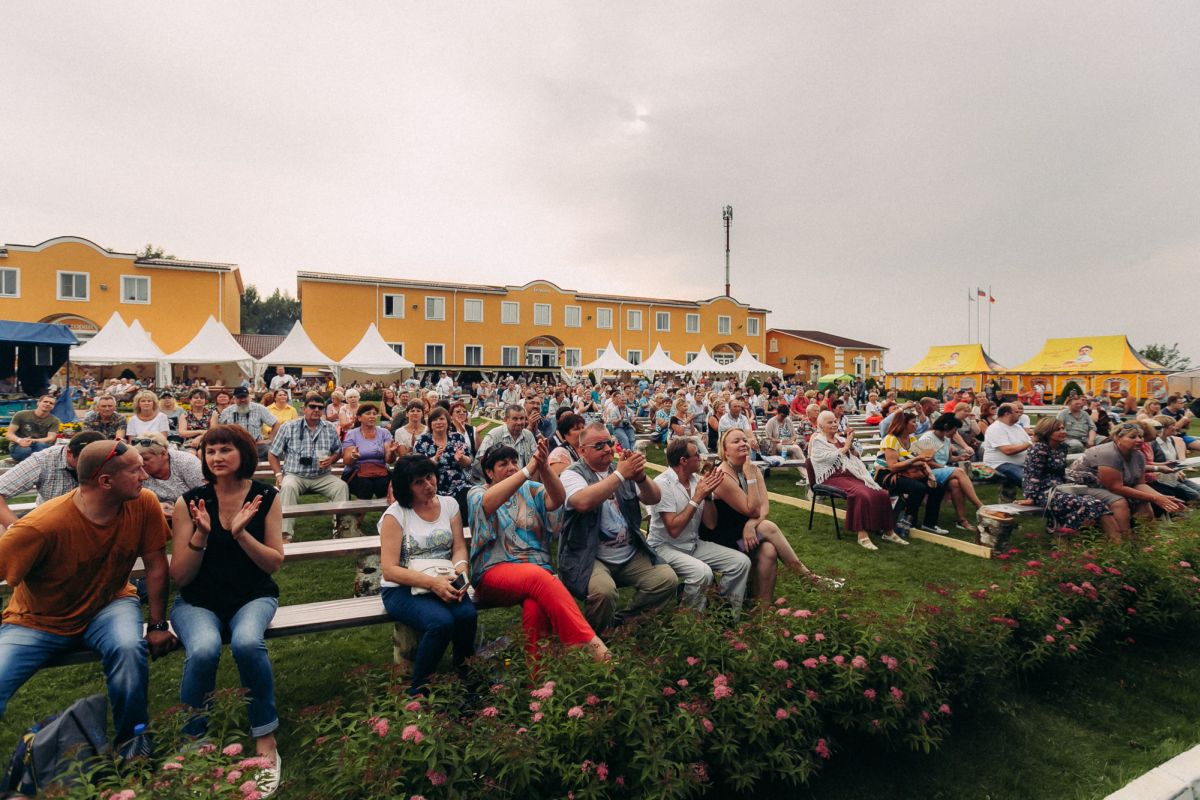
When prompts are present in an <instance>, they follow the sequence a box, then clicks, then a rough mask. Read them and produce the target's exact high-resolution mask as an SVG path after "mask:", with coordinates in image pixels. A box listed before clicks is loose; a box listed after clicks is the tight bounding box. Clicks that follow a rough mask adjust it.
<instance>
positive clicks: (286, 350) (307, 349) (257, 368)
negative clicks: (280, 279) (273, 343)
mask: <svg viewBox="0 0 1200 800" xmlns="http://www.w3.org/2000/svg"><path fill="white" fill-rule="evenodd" d="M335 363H336V362H334V360H333V359H332V358H330V357H329V356H327V355H325V354H324V353H322V352H321V350H320V348H318V347H317V346H316V345H315V344H313V340H312V339H310V338H309V336H308V334H307V333H306V332H305V331H304V326H303V325H301V324H300V322H299V320H297V321H296V324H295V325H293V326H292V330H291V331H290V332H288V335H287V338H286V339H284V340H283V341H282V342H280V343H279V346H278V347H276V348H275V349H274V350H272V351H271V352H269V353H267V354H266V355H265V356H263V357H262V358H260V359H258V361H257V363H256V364H255V365H254V377H255V379H256V380H262V376H263V372H264V371H265V370H266V369H267V365H277V366H284V367H326V368H328V369H329V370H331V371H334V372H336V369H335V368H334V367H335Z"/></svg>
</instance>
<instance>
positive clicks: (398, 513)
mask: <svg viewBox="0 0 1200 800" xmlns="http://www.w3.org/2000/svg"><path fill="white" fill-rule="evenodd" d="M438 504H439V505H440V506H441V509H440V513H439V514H438V518H437V519H435V520H434V521H433V522H429V521H427V520H423V519H421V516H420V515H419V514H417V512H416V511H413V510H412V509H411V508H404V507H403V506H401V505H400V504H399V503H392V504H391V505H390V506H388V510H387V511H385V512H383V516H381V517H380V518H379V525H378V528H379V531H380V533H382V532H383V518H384V517H391V518H392V519H394V520H396V522H398V523H400V528H401V530H402V531H403V532H404V540H403V542H404V543H403V544H402V545H401V548H400V552H401V556H400V566H402V567H403V566H406V565H407V564H408V562H409V560H411V559H414V558H446V559H448V558H450V555H451V553H452V552H453V548H454V530H453V528H452V527H451V523H452V522H453V521H454V518H455V517H457V516H459V511H458V501H457V500H455V499H454V498H453V497H444V496H442V495H438ZM379 585H380V586H399V585H400V584H398V583H395V582H393V581H389V580H387V579H386V578H380V579H379Z"/></svg>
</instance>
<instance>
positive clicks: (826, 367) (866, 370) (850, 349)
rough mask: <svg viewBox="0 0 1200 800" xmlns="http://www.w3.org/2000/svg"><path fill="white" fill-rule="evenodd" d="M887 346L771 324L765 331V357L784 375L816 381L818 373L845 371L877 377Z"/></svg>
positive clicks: (827, 373) (765, 359)
mask: <svg viewBox="0 0 1200 800" xmlns="http://www.w3.org/2000/svg"><path fill="white" fill-rule="evenodd" d="M886 352H887V348H886V347H883V346H881V345H877V344H869V343H868V342H859V341H856V340H854V339H847V338H846V337H844V336H835V335H833V334H832V333H824V332H822V331H800V330H793V329H790V328H771V329H770V330H768V331H767V357H766V358H764V359H763V361H766V362H767V363H768V364H770V365H771V366H772V367H779V368H780V369H781V370H783V374H784V375H793V374H794V375H796V376H798V378H799V379H800V380H802V381H806V382H808V383H812V384H814V385H815V384H816V382H817V379H818V378H820V377H821V376H822V375H831V374H838V375H841V374H849V375H857V376H858V377H860V378H864V379H866V378H874V379H875V380H879V379H880V378H881V377H882V376H883V354H884V353H886Z"/></svg>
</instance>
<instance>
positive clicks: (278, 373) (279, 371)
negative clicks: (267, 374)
mask: <svg viewBox="0 0 1200 800" xmlns="http://www.w3.org/2000/svg"><path fill="white" fill-rule="evenodd" d="M280 389H283V390H284V391H285V392H287V393H288V400H291V399H292V392H293V391H295V389H296V379H295V378H294V377H293V376H291V375H288V374H287V373H286V372H285V371H284V369H283V367H282V366H278V367H275V377H273V378H271V391H272V392H277V391H279V390H280Z"/></svg>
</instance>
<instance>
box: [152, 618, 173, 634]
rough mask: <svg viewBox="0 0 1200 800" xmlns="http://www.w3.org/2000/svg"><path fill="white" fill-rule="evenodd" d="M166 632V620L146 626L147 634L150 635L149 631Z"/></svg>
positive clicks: (167, 627)
mask: <svg viewBox="0 0 1200 800" xmlns="http://www.w3.org/2000/svg"><path fill="white" fill-rule="evenodd" d="M166 630H170V626H168V625H167V621H166V620H162V621H161V622H151V623H150V624H149V625H147V626H146V632H147V633H150V632H151V631H166Z"/></svg>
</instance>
